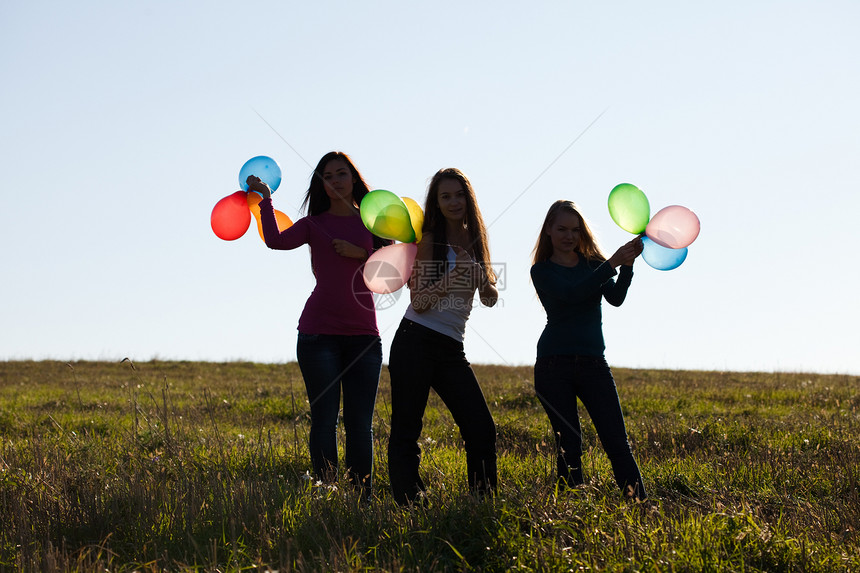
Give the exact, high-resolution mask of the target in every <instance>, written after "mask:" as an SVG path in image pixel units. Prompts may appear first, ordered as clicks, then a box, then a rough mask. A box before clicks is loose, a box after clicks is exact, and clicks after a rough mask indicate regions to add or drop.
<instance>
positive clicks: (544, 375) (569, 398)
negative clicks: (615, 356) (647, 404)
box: [535, 356, 646, 499]
mask: <svg viewBox="0 0 860 573" xmlns="http://www.w3.org/2000/svg"><path fill="white" fill-rule="evenodd" d="M535 392H536V393H537V396H538V399H539V400H540V402H541V404H543V407H544V410H546V413H547V415H548V416H549V421H550V424H552V430H553V433H554V434H555V440H556V446H557V448H558V459H557V465H558V477H559V480H560V481H561V482H562V483H563V484H566V485H570V486H573V485H578V484H581V483H583V476H582V433H581V431H580V425H579V411H578V409H577V403H576V399H577V398H579V399H580V400H581V401H582V404H583V405H584V406H585V409H586V410H587V411H588V414H589V415H590V416H591V420H592V421H593V422H594V427H595V429H596V430H597V435H598V437H599V438H600V443H601V444H603V449H604V450H605V451H606V455H607V457H609V461H610V463H611V464H612V472H613V473H614V474H615V482H616V483H617V484H618V487H620V488H621V489H622V490H623V491H624V493H625V495H630V496H632V497H638V498H640V499H645V497H646V494H645V485H644V484H643V483H642V475H641V474H640V473H639V466H637V465H636V460H635V459H634V458H633V452H632V451H631V449H630V442H629V441H628V440H627V429H626V428H625V427H624V416H623V414H622V413H621V403H620V402H619V401H618V391H617V390H616V388H615V380H614V379H613V378H612V371H611V370H610V369H609V365H608V364H607V363H606V359H605V358H603V357H602V356H546V357H541V358H538V360H537V363H536V364H535Z"/></svg>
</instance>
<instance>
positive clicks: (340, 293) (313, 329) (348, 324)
mask: <svg viewBox="0 0 860 573" xmlns="http://www.w3.org/2000/svg"><path fill="white" fill-rule="evenodd" d="M260 220H261V222H262V225H263V236H264V237H265V239H266V245H267V246H268V247H269V248H271V249H279V250H290V249H295V248H297V247H300V246H302V245H305V244H307V245H310V248H311V265H312V266H313V270H314V275H315V277H316V286H315V287H314V290H313V292H311V295H310V297H308V300H307V302H306V303H305V308H304V310H303V311H302V315H301V317H300V318H299V327H298V330H299V332H302V333H305V334H373V335H377V336H378V335H379V329H378V328H377V326H376V310H375V308H374V306H373V293H371V292H370V290H369V289H368V288H367V286H366V285H365V284H364V279H363V278H362V274H361V273H362V267H363V265H364V261H363V260H360V259H353V258H349V257H344V256H341V255H339V254H337V252H336V251H335V250H334V246H333V245H332V241H333V240H334V239H343V240H344V241H348V242H350V243H352V244H353V245H356V246H359V247H361V248H362V249H364V250H366V251H367V253H368V254H370V253H372V252H373V235H371V234H370V231H368V230H367V228H366V227H365V226H364V224H363V223H362V222H361V218H360V217H359V216H358V215H355V216H339V215H332V214H331V213H328V212H326V213H322V214H321V215H308V216H307V217H302V218H301V219H299V220H298V221H296V222H295V223H294V224H293V225H292V226H291V227H289V228H287V229H285V230H283V231H280V232H279V231H278V223H277V220H276V219H275V209H274V207H273V205H272V200H271V199H263V200H262V201H261V202H260Z"/></svg>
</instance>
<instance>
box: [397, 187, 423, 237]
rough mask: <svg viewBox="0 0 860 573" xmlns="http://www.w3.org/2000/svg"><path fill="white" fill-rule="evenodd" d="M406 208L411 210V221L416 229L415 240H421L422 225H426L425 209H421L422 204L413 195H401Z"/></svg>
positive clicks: (413, 228)
mask: <svg viewBox="0 0 860 573" xmlns="http://www.w3.org/2000/svg"><path fill="white" fill-rule="evenodd" d="M401 199H403V203H404V204H405V205H406V209H407V210H408V211H409V222H410V223H412V230H413V231H415V242H416V243H418V242H420V241H421V227H423V226H424V211H422V210H421V205H419V204H418V202H417V201H415V199H412V198H411V197H401Z"/></svg>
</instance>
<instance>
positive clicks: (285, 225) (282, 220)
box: [251, 193, 293, 243]
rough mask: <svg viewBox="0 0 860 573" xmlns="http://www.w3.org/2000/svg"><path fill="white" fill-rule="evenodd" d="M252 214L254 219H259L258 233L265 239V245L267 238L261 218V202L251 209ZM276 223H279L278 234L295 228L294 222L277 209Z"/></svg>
mask: <svg viewBox="0 0 860 573" xmlns="http://www.w3.org/2000/svg"><path fill="white" fill-rule="evenodd" d="M251 195H256V193H251ZM251 212H252V213H254V217H255V218H256V219H257V232H258V233H260V238H261V239H263V242H264V243H265V242H266V237H265V236H264V235H263V220H262V218H261V216H260V205H259V201H257V204H256V205H254V207H252V208H251ZM275 221H276V222H277V223H278V232H281V231H283V230H285V229H289V228H290V227H292V226H293V222H292V220H290V218H289V217H287V215H286V213H282V212H281V211H278V210H277V209H275Z"/></svg>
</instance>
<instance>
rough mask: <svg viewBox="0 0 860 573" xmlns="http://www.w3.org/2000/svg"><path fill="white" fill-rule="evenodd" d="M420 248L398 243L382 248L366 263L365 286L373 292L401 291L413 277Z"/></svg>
mask: <svg viewBox="0 0 860 573" xmlns="http://www.w3.org/2000/svg"><path fill="white" fill-rule="evenodd" d="M416 254H418V246H417V245H416V244H415V243H397V244H394V245H388V246H387V247H382V248H381V249H379V250H378V251H376V252H375V253H373V254H372V255H370V258H369V259H367V262H366V263H364V284H366V285H367V288H369V289H370V290H371V291H372V292H375V293H377V294H388V293H392V292H394V291H396V290H398V289H400V288H401V287H402V286H403V285H405V284H406V281H408V280H409V277H410V276H411V275H412V265H413V263H415V255H416Z"/></svg>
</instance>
